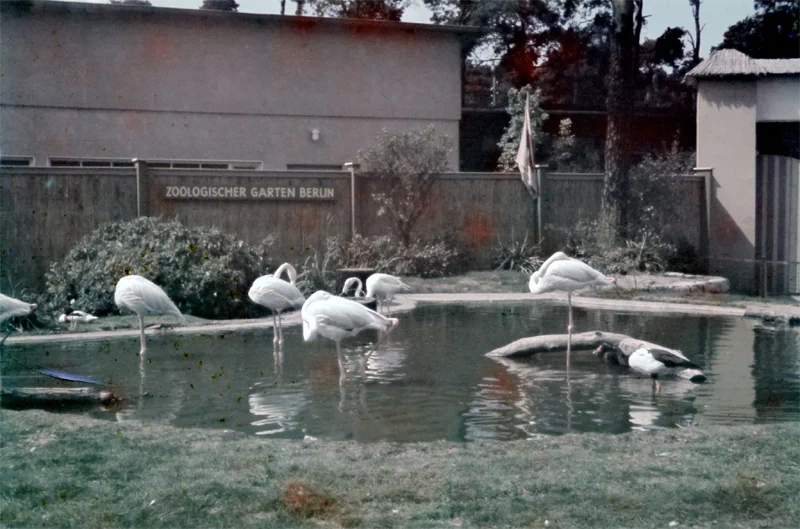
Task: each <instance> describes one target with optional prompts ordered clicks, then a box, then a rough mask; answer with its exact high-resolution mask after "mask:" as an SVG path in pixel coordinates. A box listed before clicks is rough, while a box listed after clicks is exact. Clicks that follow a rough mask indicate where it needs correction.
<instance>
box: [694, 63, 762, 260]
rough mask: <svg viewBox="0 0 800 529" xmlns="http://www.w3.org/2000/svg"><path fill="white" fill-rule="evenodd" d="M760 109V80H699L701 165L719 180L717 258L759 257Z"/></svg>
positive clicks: (714, 232) (713, 238)
mask: <svg viewBox="0 0 800 529" xmlns="http://www.w3.org/2000/svg"><path fill="white" fill-rule="evenodd" d="M756 109H757V91H756V83H755V82H752V81H734V80H728V79H726V80H705V79H703V80H701V81H700V82H699V86H698V91H697V165H698V166H700V167H711V168H713V169H714V180H715V189H714V193H713V194H714V199H713V200H712V204H711V219H712V226H711V233H710V248H709V252H710V256H711V257H712V258H715V257H716V258H723V259H753V257H754V250H755V236H756V234H755V203H756V199H755V168H756V126H755V124H756V112H757V110H756ZM717 264H718V265H719V266H721V264H720V263H717ZM712 266H714V262H713V259H712ZM717 271H719V269H717Z"/></svg>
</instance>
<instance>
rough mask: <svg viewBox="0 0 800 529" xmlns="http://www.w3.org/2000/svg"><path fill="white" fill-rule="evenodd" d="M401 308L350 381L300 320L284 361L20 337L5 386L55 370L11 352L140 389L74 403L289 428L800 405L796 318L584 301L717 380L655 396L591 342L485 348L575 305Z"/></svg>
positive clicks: (649, 417)
mask: <svg viewBox="0 0 800 529" xmlns="http://www.w3.org/2000/svg"><path fill="white" fill-rule="evenodd" d="M399 317H400V320H401V323H400V326H399V327H398V328H397V329H396V330H395V332H394V333H393V334H392V335H391V336H390V337H389V339H388V340H387V341H385V342H384V343H382V344H381V346H380V347H379V349H378V350H377V351H376V352H375V353H374V354H373V355H372V356H371V357H370V358H369V361H368V362H367V364H366V366H365V368H364V369H363V370H362V366H361V363H360V361H359V358H360V354H362V353H364V352H366V351H368V350H369V341H368V340H367V339H366V337H364V338H363V339H358V338H356V339H352V340H346V341H345V342H343V348H344V351H345V357H346V368H347V370H348V373H347V375H346V377H345V379H344V381H343V382H341V383H340V380H339V370H338V366H337V362H336V350H335V346H334V344H333V342H330V341H327V340H323V341H319V342H315V343H310V344H308V343H304V342H303V341H302V336H301V329H300V327H292V328H289V329H286V330H285V331H284V336H285V339H286V343H285V344H284V348H283V355H282V359H281V358H280V357H279V356H276V355H274V352H273V345H272V331H271V330H264V331H247V332H228V333H226V334H207V335H187V336H178V335H174V336H152V337H148V345H149V349H148V353H147V356H146V358H145V361H144V363H140V359H139V356H138V350H139V342H138V338H126V339H121V340H114V341H106V342H87V343H69V344H51V345H46V346H43V345H38V346H20V345H14V346H10V347H9V346H7V347H6V349H5V351H4V359H3V360H4V361H3V363H2V367H3V379H2V383H3V386H4V387H6V388H8V387H12V386H42V385H46V384H47V385H52V384H53V383H55V381H52V380H49V379H46V378H44V377H40V376H38V375H36V374H35V373H33V374H31V372H26V371H25V370H24V369H22V368H20V367H19V365H18V364H16V363H14V362H12V361H11V360H10V359H9V358H8V357H11V358H15V359H18V360H20V359H21V360H24V361H25V362H26V363H28V364H30V365H41V366H46V367H48V368H54V369H63V370H65V371H69V372H74V373H80V374H84V375H89V376H94V377H97V378H100V379H102V380H105V381H109V382H110V383H111V384H113V385H114V386H115V387H116V388H117V390H118V391H119V392H121V393H122V394H123V396H124V397H125V402H124V404H123V406H122V408H121V409H118V410H103V409H99V408H92V409H88V410H77V411H76V410H73V411H70V413H88V414H91V415H93V416H96V417H101V418H106V419H108V420H112V421H148V422H156V421H158V422H165V423H169V424H172V425H175V426H182V427H205V428H228V429H236V430H241V431H244V432H247V433H250V434H253V435H263V436H271V437H283V438H302V437H304V435H311V436H314V437H317V438H320V439H355V440H359V441H375V440H390V441H430V440H438V439H447V440H459V441H476V440H507V439H521V438H526V437H533V436H536V435H540V434H560V433H565V432H612V433H614V432H626V431H629V430H631V429H634V428H674V427H677V426H685V425H688V424H692V423H702V424H710V423H716V424H731V423H737V422H745V423H752V422H768V421H796V420H798V418H799V417H800V415H798V412H800V353H798V350H799V348H800V345H798V342H799V341H800V340H798V336H800V333H798V332H797V331H793V330H789V329H781V330H776V329H767V328H764V327H762V326H760V325H757V324H755V323H754V322H752V321H748V320H744V319H741V318H708V317H700V316H686V315H674V316H673V315H664V316H654V315H649V314H648V315H641V314H629V313H620V312H613V311H586V310H581V309H575V317H576V320H575V328H576V332H582V331H586V330H593V329H600V330H609V331H614V332H620V333H624V334H628V335H631V336H634V337H638V338H642V339H646V340H649V341H652V342H656V343H659V344H663V345H665V346H669V347H674V348H678V349H681V350H682V351H683V352H684V353H685V354H686V355H687V356H688V357H689V358H690V359H691V360H693V361H694V362H695V363H697V364H699V365H700V366H701V367H702V368H703V369H704V371H705V373H706V374H707V375H708V377H709V378H708V382H707V383H705V384H693V383H691V382H688V381H685V380H680V379H665V380H663V381H662V389H661V392H660V393H659V394H656V395H654V394H653V391H652V384H651V381H650V379H647V378H639V377H637V376H635V375H633V374H631V373H630V372H629V371H628V370H627V368H620V367H614V366H606V365H604V364H602V363H600V362H599V361H598V360H597V359H595V358H594V357H593V356H591V354H588V353H576V354H573V358H572V364H571V366H570V370H569V373H567V371H566V369H565V367H566V366H565V356H564V355H563V354H557V353H553V354H542V355H539V356H537V357H536V358H534V359H532V360H530V361H523V362H519V361H507V360H503V361H497V360H492V359H489V358H486V357H485V356H484V354H485V353H486V352H487V351H489V350H491V349H494V348H496V347H499V346H501V345H505V344H506V343H509V342H511V341H513V340H516V339H517V338H521V337H524V336H531V335H535V334H549V333H562V332H565V331H566V322H567V310H566V307H565V306H561V305H557V304H552V303H542V302H539V303H517V304H482V305H477V304H475V305H436V306H423V307H420V308H418V309H416V310H414V311H412V312H409V313H406V314H401V315H400V316H399Z"/></svg>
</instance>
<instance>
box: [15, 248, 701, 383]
mask: <svg viewBox="0 0 800 529" xmlns="http://www.w3.org/2000/svg"><path fill="white" fill-rule="evenodd" d="M284 272H285V273H286V275H287V276H288V281H287V280H284V279H282V278H281V277H282V276H283V275H284ZM296 279H297V271H296V270H295V268H294V267H293V266H292V265H290V264H289V263H284V264H282V265H281V266H280V267H279V268H278V269H277V270H276V271H275V273H274V274H267V275H264V276H261V277H259V278H258V279H256V280H255V281H254V282H253V285H252V286H251V287H250V290H249V292H248V296H249V298H250V299H251V300H252V301H253V302H254V303H257V304H258V305H261V306H263V307H266V308H268V309H270V310H271V312H272V318H273V342H274V344H276V346H280V345H281V344H282V343H283V330H282V325H281V314H282V313H283V312H285V311H287V310H296V309H300V310H301V316H302V321H303V339H304V340H305V341H306V342H310V341H313V340H315V339H316V338H317V337H318V336H322V337H324V338H328V339H329V340H332V341H333V342H335V343H336V353H337V357H338V363H339V370H340V375H341V376H342V377H343V376H344V362H343V357H342V349H341V341H342V339H344V338H348V337H353V336H356V335H358V334H360V333H361V332H363V331H366V330H374V331H377V333H378V341H377V342H376V346H377V344H378V343H379V342H380V341H381V340H382V339H383V338H384V337H385V336H387V335H388V334H389V333H390V332H391V331H392V330H393V329H394V328H395V327H396V326H397V325H398V323H399V320H398V319H397V318H392V317H389V316H388V315H387V316H385V315H383V314H382V313H381V312H382V309H383V308H387V311H388V309H389V307H388V304H390V303H391V300H392V298H393V297H394V295H395V294H396V293H398V292H408V291H410V290H411V289H410V287H409V286H408V285H406V284H405V283H403V282H402V281H401V280H400V279H399V278H397V277H395V276H392V275H389V274H382V273H376V274H372V275H371V276H370V277H369V278H367V280H366V287H367V290H366V298H373V299H375V300H376V301H377V302H378V311H375V310H372V309H370V308H368V307H366V306H364V305H363V304H361V303H359V302H358V301H356V300H353V299H348V298H345V297H341V296H335V295H333V294H330V293H329V292H325V291H323V290H320V291H317V292H315V293H313V294H312V295H311V296H309V297H308V299H306V298H305V296H303V294H302V293H301V292H300V290H299V289H298V288H297V286H296V285H295V281H296ZM354 284H356V285H357V288H356V293H355V298H363V297H364V292H363V285H362V284H361V280H360V279H358V278H356V277H351V278H349V279H347V281H346V282H345V285H344V289H343V291H342V294H345V293H346V292H347V291H348V290H349V289H350V288H351V287H352V286H353V285H354ZM614 284H616V280H615V279H614V278H611V277H606V276H605V275H603V274H601V273H600V272H598V271H597V270H595V269H594V268H592V267H591V266H589V265H588V264H586V263H584V262H582V261H580V260H578V259H574V258H572V257H569V256H567V255H566V254H564V253H562V252H556V253H555V254H553V255H552V256H551V257H550V258H549V259H547V260H546V261H545V262H544V263H543V264H542V266H541V267H539V269H538V270H537V271H536V272H534V273H533V274H532V275H531V278H530V282H529V284H528V287H529V290H530V291H531V292H532V293H533V294H543V293H547V292H553V291H561V292H566V293H567V304H568V306H569V324H568V326H567V333H568V338H567V362H568V363H569V353H570V348H571V339H572V330H573V325H572V293H573V292H574V291H575V290H578V289H582V288H586V287H590V286H593V285H614ZM114 302H115V303H116V305H117V307H119V309H120V311H123V312H133V313H135V314H136V315H137V317H138V319H139V332H140V340H141V350H140V354H141V355H142V357H144V354H145V352H146V349H147V343H146V339H145V333H144V331H145V327H144V317H145V316H174V317H175V318H176V319H177V320H178V322H180V323H181V324H186V319H185V318H184V316H183V314H181V312H180V310H179V309H178V307H176V306H175V304H174V303H173V302H172V300H171V299H170V298H169V296H167V294H166V293H165V292H164V290H163V289H161V287H159V286H158V285H156V284H155V283H153V282H152V281H150V280H148V279H146V278H144V277H142V276H139V275H128V276H125V277H123V278H121V279H120V280H119V282H118V283H117V285H116V288H115V291H114ZM35 309H36V305H35V304H31V303H25V302H24V301H20V300H18V299H14V298H12V297H9V296H6V295H3V294H0V323H2V322H4V321H5V320H7V319H9V318H11V317H14V316H25V315H28V314H30V313H31V312H32V311H33V310H35ZM77 312H78V311H74V312H73V313H72V314H75V313H77ZM62 317H64V319H63V320H62V321H71V322H72V321H86V320H85V319H83V320H81V319H80V318H85V317H91V318H94V316H91V315H85V313H80V314H79V315H78V316H73V318H72V319H67V317H66V316H65V315H62ZM10 332H11V331H10V330H9V331H8V333H7V334H6V335H5V337H4V338H3V341H2V342H0V346H2V343H3V342H5V339H6V338H7V337H8V335H9V333H10ZM373 352H374V349H373V350H372V351H370V352H369V353H367V354H366V355H365V356H364V358H363V361H364V363H365V362H366V360H367V358H368V357H369V355H370V354H372V353H373ZM628 360H629V366H630V367H631V368H632V369H633V370H635V371H637V372H640V373H642V374H645V375H647V376H650V377H651V378H653V380H654V383H657V381H656V379H657V378H658V376H659V375H663V374H672V373H674V372H675V371H676V370H677V369H679V368H686V367H691V368H697V366H696V365H694V364H692V363H691V362H688V361H686V359H684V358H681V357H678V356H675V355H671V354H670V353H668V352H660V353H659V354H658V356H656V355H654V354H653V353H652V352H651V351H648V350H647V349H640V350H638V351H636V352H635V353H634V354H632V355H631V356H630V358H629V359H628Z"/></svg>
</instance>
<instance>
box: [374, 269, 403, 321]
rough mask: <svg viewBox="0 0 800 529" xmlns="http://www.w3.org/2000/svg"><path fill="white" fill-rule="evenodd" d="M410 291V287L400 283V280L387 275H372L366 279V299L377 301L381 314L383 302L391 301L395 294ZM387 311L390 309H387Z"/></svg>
mask: <svg viewBox="0 0 800 529" xmlns="http://www.w3.org/2000/svg"><path fill="white" fill-rule="evenodd" d="M410 290H411V287H410V286H408V285H406V284H405V283H403V282H402V281H400V278H398V277H395V276H392V275H389V274H372V275H371V276H369V277H368V278H367V297H368V298H375V299H376V300H377V301H378V312H381V308H382V307H383V304H384V302H386V303H389V302H391V301H392V298H393V297H394V295H395V294H396V293H398V292H400V291H404V292H408V291H410ZM388 310H391V309H389V308H388V307H387V311H388Z"/></svg>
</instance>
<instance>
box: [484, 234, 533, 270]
mask: <svg viewBox="0 0 800 529" xmlns="http://www.w3.org/2000/svg"><path fill="white" fill-rule="evenodd" d="M541 254H542V244H541V242H539V243H537V244H532V243H529V242H528V236H527V235H525V238H524V239H522V240H521V241H520V240H519V239H515V238H514V234H513V233H512V234H511V239H510V240H509V241H508V242H506V241H503V240H501V239H500V238H499V237H498V239H497V246H495V247H494V251H493V255H492V268H493V269H495V270H515V271H517V272H523V273H525V274H532V273H533V272H534V271H536V269H538V268H539V267H540V266H541V265H542V263H543V262H544V260H543V259H542V258H541V257H540V256H541Z"/></svg>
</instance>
